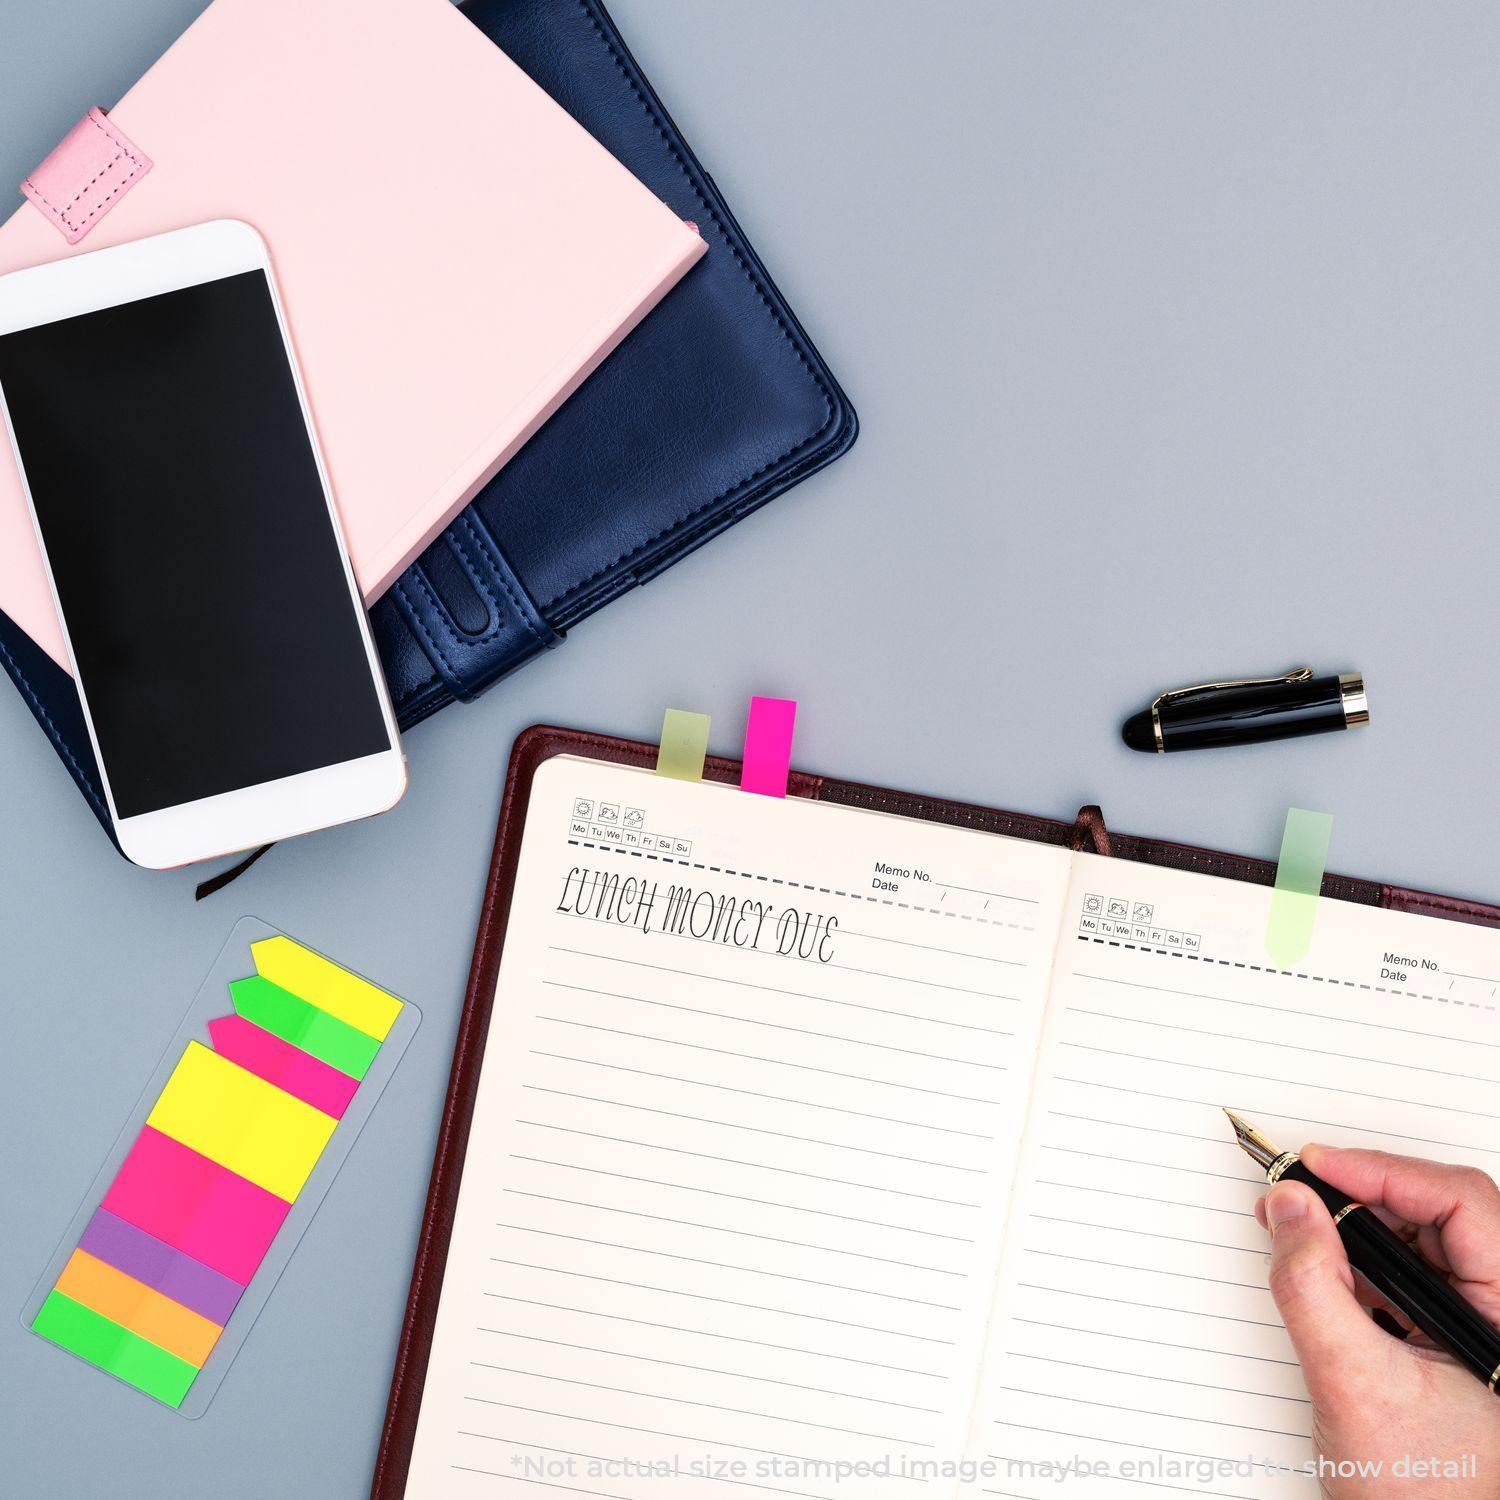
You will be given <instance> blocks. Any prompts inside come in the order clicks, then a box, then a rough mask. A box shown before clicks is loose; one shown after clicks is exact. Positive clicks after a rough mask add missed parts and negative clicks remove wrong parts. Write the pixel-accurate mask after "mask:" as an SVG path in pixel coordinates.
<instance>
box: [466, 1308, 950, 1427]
mask: <svg viewBox="0 0 1500 1500" xmlns="http://www.w3.org/2000/svg"><path fill="white" fill-rule="evenodd" d="M478 1326H479V1331H480V1333H493V1334H496V1335H498V1336H499V1337H502V1338H513V1339H525V1340H527V1341H528V1342H530V1343H533V1344H551V1345H552V1346H553V1347H555V1348H558V1349H578V1350H582V1351H583V1352H584V1353H585V1354H608V1355H611V1356H613V1357H614V1358H616V1359H633V1360H636V1361H638V1362H639V1363H641V1364H648V1365H666V1366H670V1367H671V1368H673V1369H677V1370H693V1371H696V1372H697V1373H698V1374H700V1375H725V1376H728V1377H729V1378H730V1379H733V1380H756V1381H759V1382H761V1383H762V1384H763V1385H779V1386H784V1387H785V1388H786V1389H787V1390H791V1391H811V1392H812V1393H813V1394H814V1395H818V1396H839V1397H842V1398H843V1399H845V1400H848V1401H868V1402H869V1403H870V1404H871V1405H874V1406H895V1407H899V1408H900V1409H901V1410H903V1411H915V1412H921V1413H923V1414H924V1415H926V1416H929V1417H940V1416H942V1414H943V1412H942V1408H941V1407H937V1406H916V1405H914V1404H913V1403H912V1402H910V1401H890V1400H887V1399H886V1398H885V1397H883V1396H866V1395H864V1394H863V1393H862V1392H860V1391H836V1390H832V1389H830V1388H829V1387H828V1386H822V1385H802V1384H800V1383H799V1382H797V1381H795V1380H778V1379H776V1378H775V1377H774V1376H771V1375H752V1374H750V1373H749V1372H748V1371H745V1370H720V1369H716V1368H715V1367H714V1366H712V1365H693V1364H688V1363H686V1362H685V1361H683V1360H678V1359H659V1358H656V1357H654V1356H652V1355H649V1354H633V1353H631V1352H630V1351H629V1350H628V1349H606V1348H603V1347H601V1346H600V1345H597V1344H570V1343H568V1342H566V1341H565V1340H563V1339H548V1338H543V1337H541V1335H539V1334H535V1333H520V1332H518V1331H517V1330H516V1329H514V1328H486V1327H484V1326H483V1325H478Z"/></svg>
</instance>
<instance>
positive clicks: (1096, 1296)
mask: <svg viewBox="0 0 1500 1500" xmlns="http://www.w3.org/2000/svg"><path fill="white" fill-rule="evenodd" d="M1016 1285H1017V1286H1023V1287H1025V1288H1026V1289H1027V1290H1028V1291H1032V1292H1056V1293H1057V1294H1058V1296H1059V1297H1086V1298H1088V1300H1089V1301H1090V1302H1118V1303H1120V1304H1121V1305H1122V1306H1124V1307H1143V1308H1147V1309H1149V1310H1150V1311H1151V1312H1169V1313H1182V1314H1183V1316H1184V1317H1189V1318H1215V1319H1217V1320H1219V1321H1220V1322H1223V1323H1249V1324H1250V1325H1251V1326H1252V1327H1255V1328H1280V1327H1281V1324H1280V1323H1268V1322H1267V1321H1266V1320H1265V1319H1264V1318H1236V1317H1232V1316H1230V1314H1229V1313H1211V1312H1203V1311H1201V1310H1200V1309H1199V1308H1196V1307H1169V1306H1167V1305H1166V1304H1165V1303H1162V1302H1132V1301H1131V1300H1130V1298H1128V1297H1106V1296H1104V1295H1103V1294H1101V1293H1099V1292H1075V1291H1074V1290H1073V1289H1072V1288H1071V1287H1065V1286H1041V1285H1039V1284H1038V1283H1037V1282H1035V1281H1018V1282H1017V1283H1016Z"/></svg>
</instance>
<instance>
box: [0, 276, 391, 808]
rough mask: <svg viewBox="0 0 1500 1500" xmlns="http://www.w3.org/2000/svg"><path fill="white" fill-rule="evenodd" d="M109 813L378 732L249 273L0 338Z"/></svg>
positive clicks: (280, 766) (273, 342) (369, 742)
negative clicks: (99, 760) (96, 744)
mask: <svg viewBox="0 0 1500 1500" xmlns="http://www.w3.org/2000/svg"><path fill="white" fill-rule="evenodd" d="M0 395H3V396H4V400H5V405H6V408H7V410H8V412H9V417H10V423H11V428H12V432H13V434H14V437H15V442H16V447H17V448H18V450H19V452H20V455H21V463H22V467H23V468H24V470H25V474H26V479H27V483H28V485H29V486H30V490H31V496H32V503H33V505H34V507H35V509H36V513H37V520H38V524H39V526H40V529H41V532H42V538H43V541H44V543H45V548H46V553H47V558H48V561H49V563H50V566H51V569H52V576H53V580H54V583H55V586H56V589H57V593H58V597H59V600H60V601H61V605H62V615H63V622H64V624H65V626H66V628H67V633H68V638H69V641H70V644H71V646H72V651H73V657H74V662H75V664H76V666H77V670H78V675H79V679H80V681H81V683H82V686H83V691H84V696H85V699H86V701H87V704H88V709H89V714H90V717H91V718H92V720H93V724H94V733H95V736H96V737H97V739H98V742H99V749H100V752H101V756H102V759H103V761H104V769H105V774H106V776H107V777H108V780H109V784H110V789H111V791H112V793H113V795H114V800H115V807H116V811H117V812H118V814H119V815H120V816H121V817H131V816H134V815H137V814H140V813H149V812H155V811H157V810H159V809H161V808H164V807H172V806H175V805H177V804H179V803H182V802H191V801H195V800H197V799H198V798H201V797H211V796H215V795H217V794H219V793H221V792H228V791H234V790H237V789H238V788H241V787H247V786H254V785H257V784H259V783H262V782H266V781H272V780H275V779H277V778H280V777H283V776H290V775H294V774H296V773H298V772H302V771H311V770H316V769H318V768H321V767H324V766H330V765H336V764H338V763H340V762H343V761H346V760H353V759H356V758H358V757H361V756H365V755H372V754H375V753H377V752H379V751H382V750H386V749H388V748H389V747H390V738H389V736H388V734H387V732H386V728H385V721H384V718H383V716H382V713H381V707H380V701H379V698H378V696H377V693H376V688H375V685H374V683H373V681H372V679H371V673H370V668H369V664H368V658H367V656H366V653H365V647H364V642H363V640H362V638H361V635H360V631H359V626H358V616H357V615H356V613H355V610H356V608H357V605H356V603H355V601H354V600H353V598H352V597H351V594H350V591H349V588H348V585H347V583H346V581H345V577H344V569H343V561H342V559H341V557H340V555H339V548H338V541H337V538H336V535H335V533H334V529H333V525H332V523H331V521H330V519H329V515H328V508H327V505H326V504H325V502H324V498H323V487H322V483H321V481H320V479H319V476H318V470H317V465H316V461H315V459H314V455H313V449H312V445H311V442H310V441H309V437H308V432H307V427H306V424H305V423H304V421H303V418H302V408H301V405H300V403H299V402H298V399H297V391H296V386H295V384H294V383H293V378H292V371H291V367H290V364H289V362H288V359H287V353H286V346H285V343H284V342H283V339H282V336H281V330H280V326H279V324H278V322H277V318H276V311H275V307H274V305H273V303H272V300H271V289H270V286H269V284H268V282H267V280H266V276H265V273H264V272H263V271H259V270H255V271H246V272H242V273H240V274H238V275H233V276H227V277H223V278H221V279H219V280H215V281H208V282H204V283H202V284H200V285H197V286H191V287H185V288H182V289H180V290H177V291H171V292H164V293H161V294H159V295H156V296H151V297H143V298H141V299H140V300H139V301H135V302H128V303H123V304H120V305H119V306H115V307H109V308H104V309H101V310H99V311H97V312H90V313H85V314H82V315H80V316H77V317H70V318H63V319H60V320H58V321H57V322H54V323H47V324H43V325H41V326H38V327H35V328H27V329H23V330H21V331H19V332H15V333H7V334H0Z"/></svg>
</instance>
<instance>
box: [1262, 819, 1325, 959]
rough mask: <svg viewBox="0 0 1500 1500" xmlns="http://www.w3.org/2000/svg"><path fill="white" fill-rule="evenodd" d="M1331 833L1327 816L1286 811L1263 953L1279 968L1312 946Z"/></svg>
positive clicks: (1300, 955)
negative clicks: (1269, 956) (1284, 827)
mask: <svg viewBox="0 0 1500 1500" xmlns="http://www.w3.org/2000/svg"><path fill="white" fill-rule="evenodd" d="M1332 835H1333V815H1332V814H1331V813H1317V812H1308V811H1306V810H1305V809H1304V808H1301V807H1289V808H1287V810H1286V829H1285V831H1284V832H1283V833H1282V835H1281V858H1280V859H1279V860H1278V861H1277V864H1276V889H1275V890H1274V891H1273V892H1272V893H1271V918H1270V921H1268V922H1267V923H1266V952H1267V953H1269V954H1270V955H1271V957H1272V958H1273V959H1274V960H1275V961H1276V963H1277V964H1278V965H1279V966H1280V967H1281V968H1283V969H1284V968H1286V967H1287V966H1288V965H1289V964H1294V963H1296V961H1297V960H1298V959H1299V958H1301V957H1302V955H1303V954H1304V953H1306V952H1307V950H1308V947H1309V945H1310V944H1311V943H1312V934H1313V923H1314V921H1316V920H1317V915H1318V893H1319V891H1321V890H1322V888H1323V866H1324V865H1325V864H1326V863H1327V862H1328V841H1329V839H1330V838H1331V837H1332Z"/></svg>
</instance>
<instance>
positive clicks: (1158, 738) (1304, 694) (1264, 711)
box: [1123, 669, 1370, 751]
mask: <svg viewBox="0 0 1500 1500" xmlns="http://www.w3.org/2000/svg"><path fill="white" fill-rule="evenodd" d="M1369 719H1370V708H1369V700H1368V699H1367V697H1366V695H1365V686H1364V678H1363V677H1362V676H1361V675H1360V674H1359V673H1357V672H1346V673H1343V674H1329V675H1326V676H1323V677H1314V676H1313V675H1312V673H1311V672H1308V671H1306V669H1302V670H1301V671H1298V672H1295V673H1288V674H1286V675H1285V676H1284V677H1278V678H1269V679H1261V680H1259V681H1253V682H1219V683H1212V684H1205V685H1204V686H1202V687H1198V688H1189V689H1183V690H1179V691H1177V692H1174V693H1164V694H1163V695H1162V696H1161V697H1160V698H1158V699H1157V700H1156V702H1155V703H1154V704H1153V705H1152V707H1151V709H1150V710H1149V711H1148V712H1147V713H1145V714H1137V715H1135V716H1134V717H1133V718H1132V719H1130V720H1129V721H1127V723H1126V725H1125V728H1124V730H1123V735H1124V739H1125V743H1126V744H1127V745H1129V746H1130V747H1131V748H1132V749H1152V750H1156V751H1167V750H1196V749H1206V748H1210V747H1213V746H1218V745H1250V744H1257V743H1260V742H1263V741H1266V740H1283V739H1293V738H1296V737H1297V736H1300V735H1304V734H1326V733H1328V732H1329V731H1331V730H1336V729H1349V728H1352V727H1353V726H1354V725H1356V724H1367V723H1369ZM1148 731H1149V733H1150V742H1149V744H1147V743H1145V736H1146V734H1147V732H1148Z"/></svg>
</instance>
